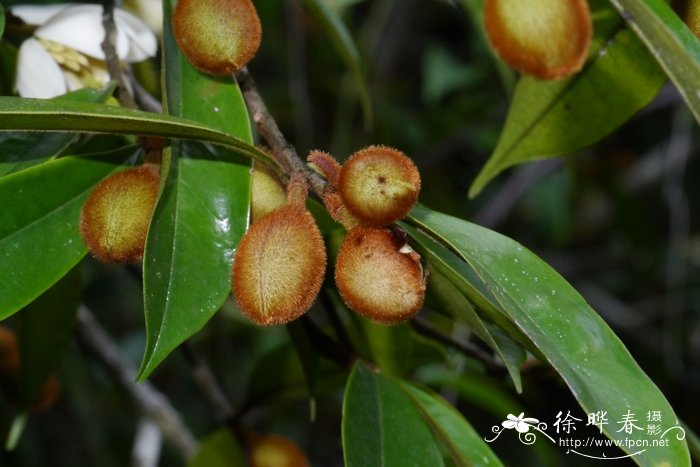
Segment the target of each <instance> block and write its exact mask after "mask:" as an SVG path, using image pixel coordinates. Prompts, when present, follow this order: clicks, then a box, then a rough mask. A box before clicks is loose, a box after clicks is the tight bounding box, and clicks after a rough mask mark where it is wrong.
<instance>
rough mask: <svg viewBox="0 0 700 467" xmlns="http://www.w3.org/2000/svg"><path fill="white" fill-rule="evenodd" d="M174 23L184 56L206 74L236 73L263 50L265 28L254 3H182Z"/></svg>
mask: <svg viewBox="0 0 700 467" xmlns="http://www.w3.org/2000/svg"><path fill="white" fill-rule="evenodd" d="M172 24H173V33H174V34H175V40H176V41H177V44H178V46H179V47H180V50H182V53H183V54H185V56H186V57H187V59H188V60H189V61H190V63H192V65H193V66H194V67H195V68H197V69H198V70H201V71H203V72H205V73H210V74H213V75H228V74H231V73H235V72H236V71H238V70H240V69H241V68H243V67H244V66H245V65H246V64H247V63H248V62H249V61H250V60H252V59H253V57H254V56H255V54H256V53H257V51H258V48H259V47H260V39H261V36H262V27H261V25H260V19H259V18H258V13H257V11H255V6H254V5H253V2H252V1H251V0H179V1H178V2H177V5H176V6H175V10H174V11H173V15H172Z"/></svg>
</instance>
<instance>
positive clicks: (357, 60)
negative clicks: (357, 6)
mask: <svg viewBox="0 0 700 467" xmlns="http://www.w3.org/2000/svg"><path fill="white" fill-rule="evenodd" d="M304 5H305V6H306V8H308V10H309V11H310V12H311V14H313V15H314V17H315V18H316V20H317V21H318V22H319V23H320V24H321V26H322V27H323V28H324V29H325V30H326V33H327V34H328V35H329V36H330V38H331V43H332V44H333V46H334V47H335V49H336V51H337V52H338V53H339V54H340V57H341V58H342V59H343V61H344V62H345V65H346V66H347V67H348V68H349V69H350V71H351V72H352V76H353V79H354V81H355V87H356V88H357V93H358V94H359V97H360V104H361V105H362V111H363V114H364V118H365V125H366V126H367V127H371V126H372V120H373V118H374V117H373V112H372V101H371V99H370V96H369V90H368V89H367V80H366V79H365V75H364V70H363V66H362V59H361V57H360V53H359V51H358V50H357V47H356V46H355V42H354V41H353V39H352V35H351V34H350V31H348V28H347V27H346V26H345V24H344V23H343V20H342V19H341V18H340V16H338V13H337V12H336V11H334V10H333V9H332V8H330V7H329V6H328V5H327V2H325V1H323V0H304Z"/></svg>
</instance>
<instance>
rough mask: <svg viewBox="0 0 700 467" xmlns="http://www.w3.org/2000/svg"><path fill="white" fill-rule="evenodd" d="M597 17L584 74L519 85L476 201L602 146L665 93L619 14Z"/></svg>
mask: <svg viewBox="0 0 700 467" xmlns="http://www.w3.org/2000/svg"><path fill="white" fill-rule="evenodd" d="M595 3H596V4H598V3H600V2H595ZM606 3H607V2H606ZM593 17H594V18H596V20H595V22H594V30H595V31H596V33H595V37H594V41H593V44H592V46H591V52H590V57H589V60H588V63H587V64H586V65H585V67H584V68H583V70H582V71H581V72H579V73H577V74H576V75H574V76H572V77H570V78H567V79H564V80H559V81H540V80H538V79H535V78H531V77H525V76H524V77H522V78H521V79H520V80H519V81H518V84H517V86H516V88H515V94H514V96H513V101H512V102H511V105H510V109H509V111H508V117H507V119H506V123H505V126H504V128H503V131H502V133H501V136H500V138H499V141H498V144H497V145H496V148H495V149H494V151H493V153H492V154H491V156H490V157H489V160H488V162H487V163H486V165H485V166H484V168H483V169H482V170H481V172H480V173H479V175H478V177H477V178H476V180H475V181H474V183H473V184H472V186H471V188H470V191H469V196H471V197H474V196H476V195H477V194H479V192H480V191H481V190H482V189H483V188H484V187H485V186H486V184H487V183H488V182H489V181H491V179H493V178H494V177H495V176H496V175H498V174H499V173H500V172H501V171H503V170H505V169H507V168H508V167H511V166H513V165H516V164H521V163H524V162H527V161H533V160H537V159H545V158H549V157H557V156H564V155H568V154H571V153H572V152H574V151H576V150H579V149H581V148H584V147H586V146H589V145H591V144H593V143H595V142H596V141H598V140H600V139H601V138H603V137H604V136H606V135H608V134H610V133H611V132H612V131H613V130H615V129H616V128H618V127H619V126H620V125H622V124H623V123H625V122H626V121H627V120H629V118H631V117H632V116H633V115H634V114H635V113H636V112H638V111H639V110H640V109H642V108H644V107H645V106H646V105H647V104H648V103H649V102H651V100H652V99H653V98H654V97H655V96H656V94H657V93H658V91H659V90H660V89H661V86H662V85H663V83H664V81H665V79H666V76H665V75H664V73H663V71H662V70H661V69H660V68H659V67H658V65H657V64H656V62H655V61H654V58H653V57H652V55H651V54H650V53H649V52H648V51H647V50H646V48H645V47H644V44H643V43H642V42H641V41H640V40H639V39H637V37H636V36H635V35H634V34H633V33H632V32H631V31H629V30H628V29H627V28H625V27H624V22H623V21H622V19H621V18H620V17H619V16H618V15H617V14H616V13H615V11H614V9H612V8H610V7H609V6H607V5H605V6H598V7H597V8H595V9H594V11H593Z"/></svg>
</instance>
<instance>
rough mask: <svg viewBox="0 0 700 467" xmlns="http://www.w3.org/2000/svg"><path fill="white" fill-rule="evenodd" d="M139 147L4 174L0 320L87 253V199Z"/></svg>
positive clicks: (1, 188) (0, 212)
mask: <svg viewBox="0 0 700 467" xmlns="http://www.w3.org/2000/svg"><path fill="white" fill-rule="evenodd" d="M139 151H140V150H139V149H138V148H134V147H127V148H122V149H119V150H116V151H113V152H111V153H105V154H100V155H97V156H96V157H64V158H61V159H57V160H54V161H50V162H47V163H45V164H42V165H38V166H34V167H31V168H29V169H27V170H23V171H21V172H17V173H14V174H12V175H8V176H5V177H2V178H0V199H2V200H3V208H2V209H0V319H4V318H6V317H7V316H9V315H11V314H13V313H15V312H16V311H17V310H19V309H21V308H22V307H24V306H26V305H27V304H28V303H30V302H31V301H33V300H34V299H35V298H36V297H38V296H39V295H40V294H41V293H42V292H44V291H45V290H47V289H48V288H49V287H51V286H52V285H53V284H55V283H56V282H57V281H58V280H59V279H60V278H61V277H63V276H64V275H65V274H66V273H67V272H68V271H69V270H70V269H71V268H72V267H73V266H75V265H76V264H77V263H78V261H80V259H81V258H82V257H83V256H84V255H85V253H86V252H87V249H86V247H85V245H84V244H83V242H82V240H81V238H80V232H79V227H78V224H79V218H80V209H81V208H82V206H83V203H84V202H85V199H86V198H87V196H88V194H89V192H90V191H91V189H92V187H93V186H94V185H95V184H96V183H98V182H99V181H100V180H102V179H103V178H104V177H105V176H107V175H108V174H110V173H112V172H113V171H115V170H117V169H118V168H119V165H118V164H122V163H126V162H127V161H128V160H129V159H131V158H134V157H135V156H136V155H138V154H139Z"/></svg>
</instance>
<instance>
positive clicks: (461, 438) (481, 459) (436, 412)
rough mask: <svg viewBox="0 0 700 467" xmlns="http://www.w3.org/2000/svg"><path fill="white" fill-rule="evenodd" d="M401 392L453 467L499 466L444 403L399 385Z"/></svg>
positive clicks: (486, 445) (482, 443)
mask: <svg viewBox="0 0 700 467" xmlns="http://www.w3.org/2000/svg"><path fill="white" fill-rule="evenodd" d="M401 388H402V389H403V390H404V391H405V392H406V393H407V394H408V395H409V396H410V397H411V399H413V401H414V402H415V404H416V405H417V406H418V408H419V409H420V411H421V412H422V413H423V416H424V417H425V419H426V421H427V422H428V423H429V424H430V426H431V427H432V428H433V433H435V436H436V437H437V438H438V439H439V440H440V441H441V442H442V444H443V446H445V447H446V448H447V451H448V452H449V454H450V458H451V460H452V462H453V463H454V465H455V466H457V467H470V466H475V467H478V466H499V465H503V464H502V463H501V461H500V460H499V459H498V457H497V456H496V455H495V454H494V453H493V451H492V450H491V448H490V447H489V446H488V444H486V442H485V441H484V440H483V438H482V437H481V435H480V434H479V433H477V432H476V430H474V428H473V427H472V426H471V425H470V424H469V422H467V420H466V419H465V418H464V417H463V416H462V414H460V413H459V412H458V411H457V410H456V409H455V408H454V407H452V405H450V404H449V403H448V402H447V401H446V400H445V399H443V398H442V397H440V396H439V395H437V394H433V393H430V392H427V391H425V390H423V389H419V388H417V387H416V386H413V385H412V384H408V383H405V382H402V383H401Z"/></svg>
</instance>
